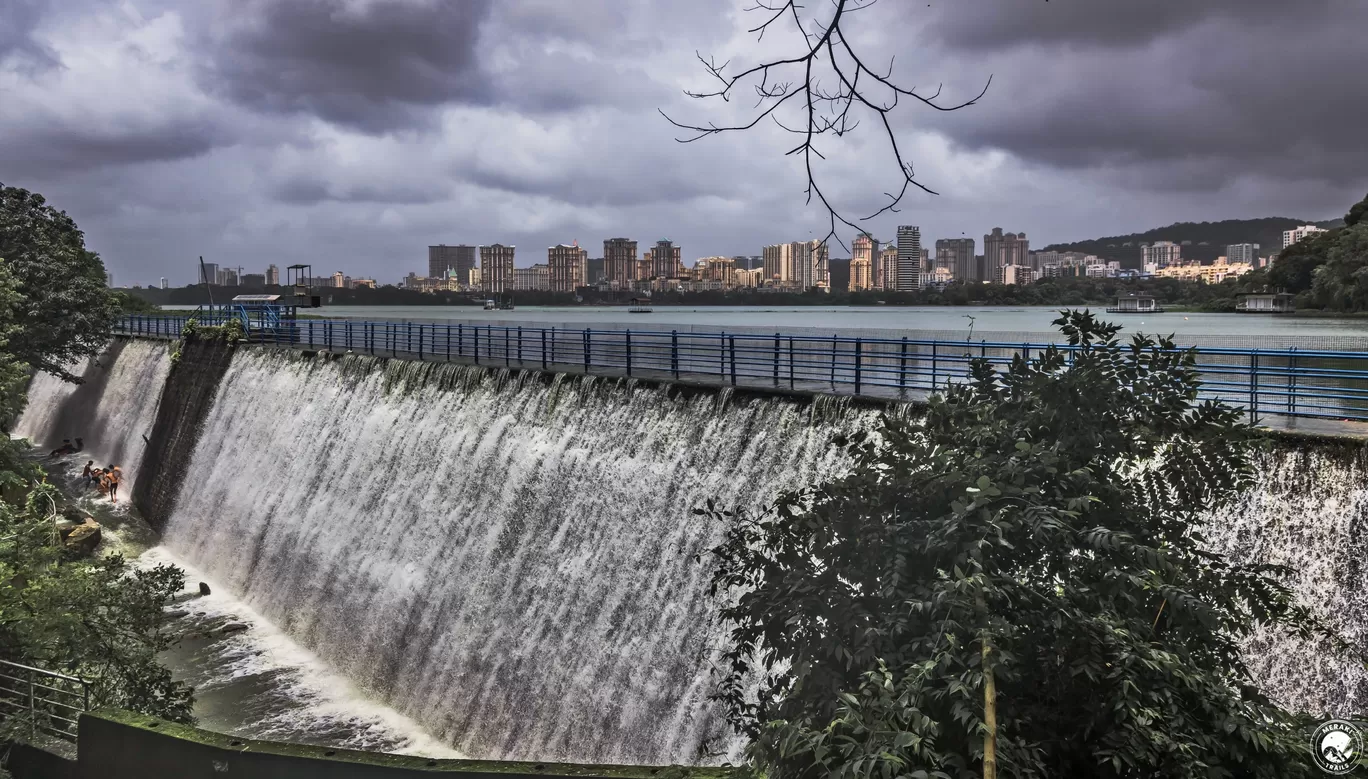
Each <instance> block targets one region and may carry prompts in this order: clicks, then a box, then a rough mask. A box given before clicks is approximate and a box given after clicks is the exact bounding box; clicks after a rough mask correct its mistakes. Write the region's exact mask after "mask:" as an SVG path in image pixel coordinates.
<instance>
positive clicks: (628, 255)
mask: <svg viewBox="0 0 1368 779" xmlns="http://www.w3.org/2000/svg"><path fill="white" fill-rule="evenodd" d="M637 278H638V277H637V242H636V241H633V240H632V239H631V238H609V239H608V240H606V241H604V242H603V280H604V281H607V282H609V283H612V282H617V283H618V284H621V285H627V284H630V283H631V282H633V281H636V280H637Z"/></svg>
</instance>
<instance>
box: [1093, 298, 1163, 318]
mask: <svg viewBox="0 0 1368 779" xmlns="http://www.w3.org/2000/svg"><path fill="white" fill-rule="evenodd" d="M1107 313H1108V314H1162V313H1164V308H1163V306H1160V305H1159V302H1158V301H1157V300H1155V299H1154V296H1153V295H1139V294H1136V295H1122V296H1121V297H1119V298H1117V299H1116V304H1115V305H1112V306H1108V307H1107Z"/></svg>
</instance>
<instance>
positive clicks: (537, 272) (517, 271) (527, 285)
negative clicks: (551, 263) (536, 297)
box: [481, 247, 551, 292]
mask: <svg viewBox="0 0 1368 779" xmlns="http://www.w3.org/2000/svg"><path fill="white" fill-rule="evenodd" d="M481 248H484V247H481ZM550 289H551V269H550V268H549V267H547V266H546V265H533V266H532V267H530V268H514V269H513V291H515V292H545V291H547V290H550ZM491 291H507V290H491Z"/></svg>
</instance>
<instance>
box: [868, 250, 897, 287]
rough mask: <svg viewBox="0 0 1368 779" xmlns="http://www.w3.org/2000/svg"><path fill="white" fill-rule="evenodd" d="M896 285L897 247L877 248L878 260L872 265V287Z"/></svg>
mask: <svg viewBox="0 0 1368 779" xmlns="http://www.w3.org/2000/svg"><path fill="white" fill-rule="evenodd" d="M897 286H898V247H897V246H887V247H884V248H883V249H880V250H879V261H878V262H877V263H876V264H875V266H874V289H896V288H897Z"/></svg>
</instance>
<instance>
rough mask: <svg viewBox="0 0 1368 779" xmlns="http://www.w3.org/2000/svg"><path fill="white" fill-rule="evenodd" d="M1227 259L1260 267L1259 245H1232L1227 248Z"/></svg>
mask: <svg viewBox="0 0 1368 779" xmlns="http://www.w3.org/2000/svg"><path fill="white" fill-rule="evenodd" d="M1226 259H1227V260H1229V261H1231V262H1245V263H1249V264H1250V265H1253V266H1254V267H1256V268H1257V267H1259V245H1258V244H1257V243H1232V244H1230V245H1229V246H1227V247H1226Z"/></svg>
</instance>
